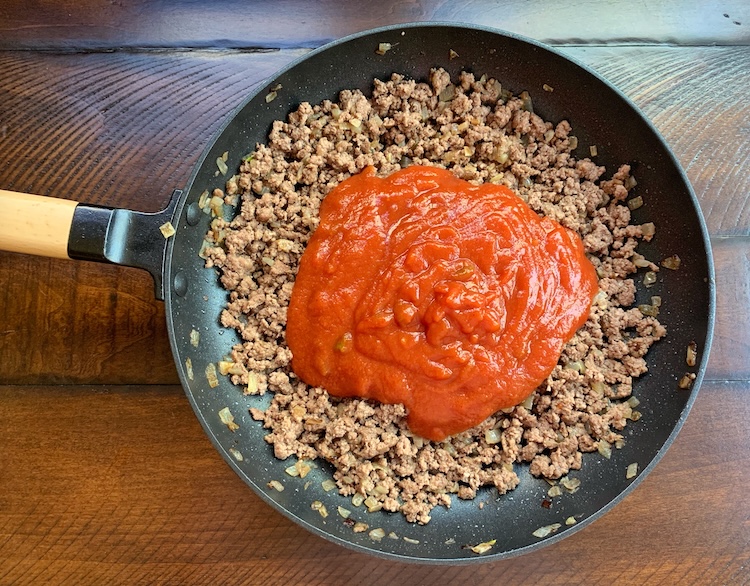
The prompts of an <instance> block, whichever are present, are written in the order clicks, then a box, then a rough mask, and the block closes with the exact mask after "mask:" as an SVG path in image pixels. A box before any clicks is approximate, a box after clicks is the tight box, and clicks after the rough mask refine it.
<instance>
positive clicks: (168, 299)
mask: <svg viewBox="0 0 750 586" xmlns="http://www.w3.org/2000/svg"><path fill="white" fill-rule="evenodd" d="M415 28H420V29H425V28H450V29H459V30H463V29H465V30H473V31H483V32H487V33H491V34H495V35H499V36H501V37H507V38H510V39H514V40H516V41H520V42H522V43H526V44H528V45H531V46H534V47H537V48H539V49H541V50H543V51H547V52H551V53H553V54H555V55H557V56H558V57H561V58H563V59H565V60H566V61H568V62H570V63H572V64H573V65H575V66H576V67H578V68H580V69H581V70H582V71H583V72H585V73H586V74H587V75H589V76H592V77H594V78H595V79H597V80H598V81H599V82H600V83H603V84H605V85H606V86H608V87H609V88H610V89H611V90H612V91H613V92H614V93H615V94H616V95H617V96H618V97H619V99H621V100H622V101H623V103H624V104H626V105H627V107H628V108H629V109H630V110H632V112H633V113H634V114H635V115H637V116H638V117H639V118H640V119H641V120H642V122H643V123H644V124H645V125H646V126H647V127H648V128H649V130H650V131H651V132H652V133H653V135H654V138H655V139H656V140H657V141H659V143H660V145H661V146H662V148H663V149H664V151H665V153H667V155H668V157H669V164H671V165H672V166H673V167H674V169H675V170H676V171H677V173H678V175H679V177H680V180H681V182H682V183H683V184H684V187H685V189H686V191H687V194H688V195H689V198H690V202H691V205H692V207H693V210H694V211H695V213H696V217H697V219H698V225H699V228H700V232H701V237H702V240H703V242H702V254H703V255H705V259H706V264H707V270H708V275H707V283H706V284H707V287H708V290H707V293H708V316H707V331H706V339H705V344H704V348H703V351H702V352H701V357H700V364H699V366H698V367H697V370H696V379H695V382H694V385H693V387H692V389H691V391H690V396H689V397H688V399H687V401H686V402H685V405H684V407H683V409H682V412H681V414H680V417H679V418H678V420H677V422H676V423H675V425H674V427H673V428H672V430H671V432H670V433H669V435H668V437H667V439H666V441H665V442H664V443H663V445H662V446H661V447H660V448H659V450H658V451H657V452H656V454H655V455H654V457H653V458H652V459H651V461H650V462H649V464H648V465H647V466H646V467H645V468H644V469H643V470H642V471H641V472H639V474H638V476H637V477H636V478H635V479H633V481H632V482H631V483H630V484H629V485H627V486H626V487H625V488H624V489H623V490H622V491H621V492H620V493H619V494H618V495H617V496H616V497H614V498H613V499H611V500H610V501H609V502H608V503H607V504H606V505H604V506H603V507H601V508H599V509H598V510H597V511H596V512H595V513H594V514H592V515H590V516H588V517H586V518H585V519H583V520H581V521H580V522H579V523H577V524H576V525H574V526H572V527H570V528H566V530H565V531H564V532H561V533H558V534H555V535H552V536H549V537H547V538H545V539H542V540H540V541H538V542H536V543H532V544H530V545H527V546H524V547H520V548H517V549H513V550H510V551H503V552H498V553H488V554H485V555H482V556H476V557H461V558H433V557H416V556H414V557H411V556H402V555H399V554H394V553H390V552H384V551H381V550H378V549H376V548H374V547H371V548H368V547H363V546H361V545H359V544H357V543H353V542H348V541H346V540H344V539H342V538H340V537H338V536H336V535H334V534H332V533H326V532H325V531H323V530H321V529H320V528H319V527H316V526H314V525H311V524H310V523H308V522H307V521H305V520H304V519H302V518H299V517H297V516H296V515H294V513H292V512H291V511H289V510H286V509H285V508H283V507H281V506H280V505H279V504H278V503H276V502H274V501H273V500H272V499H270V498H269V497H268V496H267V495H266V494H265V493H264V491H262V490H255V485H254V483H251V488H253V489H254V492H255V494H256V495H258V496H259V497H260V498H261V499H262V500H264V501H265V502H266V503H267V504H269V505H270V506H272V507H273V508H274V510H276V511H278V512H280V513H281V514H283V515H284V516H286V517H287V518H289V519H290V520H292V521H293V522H295V523H296V524H297V525H299V526H301V527H303V528H305V529H306V530H308V531H310V532H311V533H313V534H315V535H318V536H321V537H323V538H324V539H326V540H328V541H332V542H334V543H337V544H338V545H341V546H343V547H345V548H347V549H350V550H353V551H357V552H360V553H368V554H371V555H375V556H379V557H382V558H386V559H390V560H394V561H401V562H407V563H430V564H435V565H469V564H473V563H485V562H490V561H498V560H501V559H508V558H511V557H516V556H520V555H523V554H527V553H530V552H532V551H535V550H538V549H541V548H543V547H547V546H548V545H550V544H552V543H556V542H558V541H560V540H561V539H564V538H565V537H568V536H570V535H572V534H574V533H576V532H578V531H580V530H582V529H583V528H585V527H587V526H588V525H590V524H591V523H593V522H594V521H596V520H597V519H599V518H601V517H602V516H603V515H604V514H606V513H607V512H609V511H610V510H611V509H612V508H614V507H615V506H616V505H617V504H619V503H620V502H622V500H623V499H624V498H625V497H626V496H628V495H629V494H631V493H632V491H633V490H635V488H636V487H637V486H639V485H640V483H641V482H642V481H643V479H644V478H645V477H646V476H648V474H650V472H651V471H652V470H653V469H654V468H655V466H656V465H657V464H658V463H659V462H660V461H661V459H662V457H663V456H664V455H665V454H666V452H667V451H668V449H669V448H670V447H671V445H672V443H673V442H674V440H675V438H676V437H677V435H678V434H679V432H680V431H681V429H682V427H683V425H684V422H685V421H686V419H687V417H688V415H689V413H690V411H691V409H692V407H693V405H694V403H695V400H696V398H697V394H698V392H699V390H700V387H701V385H702V382H703V379H704V376H705V373H706V365H707V363H708V358H709V354H710V349H711V345H712V341H713V334H714V326H715V311H716V279H715V267H714V262H713V255H712V251H711V242H710V235H709V233H708V228H707V225H706V222H705V218H704V216H703V212H702V210H701V208H700V205H699V202H698V198H697V196H696V194H695V192H694V190H693V187H692V185H691V183H690V181H689V179H688V177H687V175H686V173H685V171H684V169H683V168H682V166H681V165H680V163H679V161H678V160H677V158H676V156H675V155H674V153H673V151H672V149H671V148H670V147H669V145H668V143H667V142H666V140H665V139H664V138H663V136H662V135H661V133H660V132H659V131H658V129H657V128H656V127H655V126H654V124H653V123H652V122H651V120H650V119H649V118H647V117H646V116H645V115H644V114H643V113H642V112H641V110H640V109H639V108H638V106H636V105H635V103H634V102H633V101H632V100H631V99H630V98H629V97H628V96H626V95H625V94H624V93H623V92H622V91H621V90H619V88H617V87H616V86H615V85H614V84H612V83H611V82H610V81H608V80H607V79H606V78H604V77H602V76H601V75H600V74H598V73H597V72H596V71H595V70H593V69H592V68H590V67H589V66H587V65H586V64H583V63H581V62H579V61H578V60H577V59H575V58H572V57H570V56H569V55H567V54H565V53H564V52H562V51H560V50H558V49H557V48H555V47H553V46H550V45H547V44H544V43H542V42H540V41H537V40H535V39H531V38H528V37H525V36H522V35H518V34H515V33H511V32H508V31H504V30H501V29H496V28H492V27H486V26H482V25H472V24H463V23H447V22H413V23H405V24H397V25H388V26H383V27H378V28H373V29H367V30H363V31H360V32H357V33H353V34H350V35H347V36H345V37H342V38H340V39H336V40H334V41H331V42H329V43H326V44H324V45H321V46H320V47H318V48H316V49H314V50H312V51H310V52H308V53H306V54H305V55H303V56H300V57H298V58H296V59H294V60H293V61H291V62H290V63H289V64H287V65H286V66H285V67H283V68H281V69H280V70H278V71H276V72H275V73H273V74H272V76H271V77H269V78H268V79H267V80H264V81H262V82H260V83H259V84H257V85H256V86H255V88H254V89H253V90H252V91H251V92H249V94H248V96H246V97H245V98H244V99H243V100H242V101H241V103H240V104H239V105H238V106H236V107H235V108H234V109H233V110H232V111H231V112H229V113H228V114H227V115H226V118H225V120H224V121H223V122H222V124H221V125H220V127H219V128H218V130H217V131H216V132H215V133H214V135H213V136H212V137H211V138H210V140H209V142H208V143H207V146H206V148H205V149H204V151H203V153H202V154H201V156H200V157H199V159H198V161H197V162H196V164H195V166H194V168H193V171H192V173H191V175H190V177H189V179H188V181H187V183H186V187H185V189H184V191H183V196H182V198H181V200H180V202H179V204H178V205H177V206H176V209H175V213H174V219H179V218H181V217H183V214H184V211H185V210H184V208H185V206H186V202H187V197H188V194H189V192H190V190H191V189H192V188H193V186H194V184H195V181H196V177H197V175H198V173H199V170H200V169H201V168H202V167H203V165H204V164H205V163H206V160H207V158H208V156H209V153H210V151H211V149H212V147H213V146H214V145H215V143H216V142H217V140H218V139H219V137H221V135H222V134H223V133H224V132H225V131H226V129H227V128H228V127H229V126H230V125H231V124H232V122H233V121H234V119H235V118H236V116H237V115H238V113H239V112H240V111H241V110H242V109H243V108H245V107H246V106H247V104H248V103H249V102H251V101H252V100H253V99H255V98H256V97H257V96H258V95H259V94H261V93H262V92H264V91H267V90H268V88H269V87H270V85H271V84H272V83H273V82H274V80H275V79H277V78H279V77H281V76H282V75H284V74H286V73H287V72H288V71H290V70H291V69H293V68H295V67H297V66H298V65H299V64H301V63H303V62H305V61H307V60H308V59H310V58H311V57H313V56H315V55H317V54H319V53H322V52H325V51H328V50H330V49H332V48H333V47H336V46H338V45H341V44H345V43H348V42H350V41H353V40H356V39H360V38H362V37H367V36H372V35H377V34H380V33H385V32H393V31H400V30H409V29H415ZM173 224H174V225H175V226H177V222H174V221H173ZM174 246H175V239H174V238H171V239H170V240H169V242H168V243H167V252H166V255H165V266H164V283H165V305H166V316H167V328H168V332H169V337H170V345H171V347H172V354H173V357H174V359H175V362H176V366H177V370H178V373H179V376H180V382H181V384H182V387H183V390H184V391H185V392H186V395H187V396H188V400H189V401H190V403H191V407H192V408H193V411H194V412H195V414H196V416H197V418H198V420H199V421H200V423H201V425H202V427H203V429H204V432H205V433H206V435H207V436H208V437H209V439H210V441H211V442H212V443H213V444H214V447H215V448H216V449H217V451H218V452H219V454H221V456H222V458H223V459H224V460H225V462H227V463H228V464H229V465H230V467H231V468H232V469H233V470H234V471H235V473H236V474H238V475H239V476H240V478H242V479H243V481H245V482H246V483H247V482H248V479H247V478H246V476H245V474H244V472H243V471H242V470H241V468H240V467H239V466H238V465H237V463H236V462H235V461H234V460H233V459H232V458H231V457H230V455H229V454H228V453H227V448H226V447H225V445H224V443H223V442H222V441H221V440H220V439H219V438H218V437H217V436H216V435H215V434H214V433H213V431H212V427H211V426H210V425H209V422H208V421H207V420H206V419H205V413H204V412H203V411H202V410H201V406H200V405H198V404H197V402H196V399H195V397H194V396H193V394H192V393H191V392H189V391H188V389H189V384H190V383H189V381H188V380H187V378H186V376H185V373H184V371H183V365H182V364H181V363H180V359H179V357H180V351H179V349H178V348H177V346H176V341H175V336H176V332H175V324H174V319H173V317H174V311H173V306H172V301H173V295H174V287H173V286H172V283H173V275H172V269H173V252H174ZM374 545H376V544H374Z"/></svg>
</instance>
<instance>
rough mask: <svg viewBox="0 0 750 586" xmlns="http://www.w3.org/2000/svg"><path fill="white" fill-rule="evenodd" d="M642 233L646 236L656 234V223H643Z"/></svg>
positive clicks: (647, 237)
mask: <svg viewBox="0 0 750 586" xmlns="http://www.w3.org/2000/svg"><path fill="white" fill-rule="evenodd" d="M641 233H642V234H643V237H644V238H646V239H649V238H651V237H652V236H653V235H654V234H656V225H655V224H654V223H653V222H646V223H645V224H641Z"/></svg>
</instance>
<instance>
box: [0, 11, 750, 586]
mask: <svg viewBox="0 0 750 586" xmlns="http://www.w3.org/2000/svg"><path fill="white" fill-rule="evenodd" d="M545 4H546V5H545ZM425 20H439V21H456V22H458V21H462V22H472V23H480V24H485V25H489V26H495V27H498V28H504V29H506V30H510V31H513V32H517V33H520V34H523V35H527V36H531V37H534V38H537V39H539V40H542V41H545V42H548V43H552V44H555V45H558V46H559V47H560V48H561V49H562V50H563V51H564V52H566V53H568V54H569V55H571V56H573V57H575V58H577V59H579V60H581V61H583V62H585V63H587V64H589V65H591V66H592V67H593V68H594V69H596V70H597V71H599V72H600V73H601V74H602V75H604V76H605V77H607V78H608V79H610V80H611V81H612V82H614V83H615V84H616V85H617V86H619V87H620V88H621V89H622V90H623V91H624V92H625V93H626V94H628V95H629V96H630V97H631V98H632V99H633V100H634V101H635V102H636V103H637V104H638V105H639V106H640V107H641V108H642V109H643V110H644V112H645V113H646V114H647V115H648V116H649V117H651V119H652V120H653V121H654V123H655V125H656V126H657V127H658V129H659V130H660V131H661V132H662V133H663V135H664V136H665V138H666V139H667V141H668V142H669V143H670V144H671V146H672V147H673V149H674V151H675V153H676V155H677V157H678V158H679V160H680V161H681V163H682V165H683V166H684V168H685V169H686V171H687V174H688V176H689V178H690V180H691V182H692V183H693V186H694V188H695V191H696V193H697V194H698V197H699V200H700V203H701V206H702V209H703V212H704V214H705V217H706V221H707V224H708V228H709V231H710V234H711V241H712V245H713V250H714V255H715V262H716V274H717V285H718V315H717V320H716V337H715V342H714V348H713V352H712V355H711V360H710V364H709V368H708V372H707V375H706V380H705V382H704V384H703V387H702V390H701V392H700V394H699V396H698V399H697V402H696V404H695V406H694V408H693V410H692V413H691V415H690V417H689V418H688V420H687V423H686V425H685V427H684V428H683V431H682V432H681V434H680V435H679V436H678V438H677V440H676V441H675V443H674V444H673V446H672V447H671V449H670V450H669V452H668V453H667V455H666V457H665V458H664V459H663V460H662V461H661V463H660V464H659V465H658V466H657V468H656V470H655V471H654V472H653V473H652V474H651V475H650V476H649V477H648V478H647V479H646V480H645V481H644V482H643V484H642V485H641V486H640V487H638V488H637V490H635V491H634V493H633V494H631V495H630V496H629V497H627V498H626V499H625V501H624V502H623V503H621V504H620V505H619V506H617V507H616V508H615V509H614V510H613V511H612V512H610V513H608V514H607V515H605V516H604V518H602V519H601V520H599V521H597V522H596V523H594V524H593V525H592V526H590V527H588V528H586V529H585V530H583V531H581V532H579V533H577V534H575V535H573V536H572V537H570V538H568V539H565V540H563V541H562V542H560V543H557V544H554V545H552V546H550V547H548V548H545V549H543V550H542V551H539V552H537V553H534V554H531V555H526V556H521V557H517V558H513V559H510V560H506V561H502V562H496V563H488V564H483V565H482V564H480V565H473V566H461V567H458V566H457V567H433V566H426V565H409V564H401V563H396V562H386V561H383V560H380V559H374V558H370V557H368V556H365V555H361V554H358V553H353V552H351V551H348V550H345V549H342V548H340V547H338V546H336V545H332V544H330V543H328V542H326V541H323V540H322V539H320V538H318V537H314V536H312V535H310V534H308V533H307V532H305V531H304V530H302V529H301V528H299V527H297V526H296V525H294V524H292V523H291V522H290V521H288V520H287V519H286V518H284V517H282V516H281V515H279V514H277V513H276V512H274V511H273V510H272V509H270V508H269V507H268V506H267V505H265V504H264V503H263V502H262V501H261V500H260V499H259V498H257V497H256V496H255V495H254V493H252V491H250V490H249V489H247V488H246V486H245V485H244V484H243V483H242V482H241V481H240V480H239V479H238V478H237V477H236V476H235V475H234V473H233V472H232V471H231V470H230V469H229V467H228V466H226V464H225V463H224V462H223V461H222V460H221V458H220V457H219V456H218V454H217V453H216V452H215V451H214V449H213V447H212V445H211V444H210V442H209V441H208V439H207V438H206V437H205V435H204V434H203V431H202V429H201V427H200V425H199V424H198V422H197V420H196V418H195V417H194V415H193V412H192V410H191V408H190V406H189V404H188V401H187V400H186V398H185V396H184V395H183V392H182V390H181V387H180V386H179V384H178V379H177V375H176V371H175V367H174V364H173V361H172V357H171V355H170V350H169V344H168V338H167V332H166V327H165V316H164V308H163V305H162V304H161V303H159V302H156V301H154V299H153V287H152V282H151V278H150V277H149V275H148V274H146V273H142V272H139V271H137V270H134V269H126V268H118V267H113V266H105V265H97V264H89V263H74V262H69V261H58V260H49V259H42V258H33V257H24V256H21V255H17V254H10V253H0V284H1V286H0V584H3V585H5V584H284V585H288V584H391V583H395V584H497V583H514V584H579V583H582V584H607V585H609V584H732V585H734V584H745V583H750V518H749V514H750V497H748V488H749V487H750V431H749V430H750V425H748V422H749V421H750V311H748V309H750V99H749V98H748V87H749V85H750V46H748V45H749V44H750V5H748V4H747V2H746V1H745V0H727V1H726V2H723V3H698V2H689V1H687V0H666V1H665V2H661V3H633V2H626V1H622V2H607V3H597V2H588V1H586V0H574V1H571V2H568V3H542V2H533V3H532V2H525V1H522V0H506V1H491V0H477V1H472V2H470V1H468V0H459V1H455V2H440V1H438V0H424V1H421V2H415V1H408V2H395V1H392V0H384V1H383V2H381V3H378V2H349V3H346V2H335V1H329V0H325V1H319V2H304V1H303V0H286V1H283V2H278V1H277V2H274V1H272V0H259V1H256V2H250V3H242V2H239V1H237V0H234V1H226V2H216V3H209V2H205V3H200V2H192V1H191V0H162V1H160V2H152V3H148V2H143V1H142V0H111V1H110V0H61V1H59V2H56V3H31V4H30V3H26V2H21V1H19V0H8V1H7V2H4V3H3V5H2V7H0V188H3V189H13V190H16V191H27V192H32V193H39V194H43V195H55V196H61V197H68V198H74V199H78V200H79V201H82V202H94V203H99V204H104V205H109V206H118V207H128V208H132V209H138V210H144V211H156V210H158V209H160V208H161V207H162V206H163V205H164V204H165V203H166V201H167V199H168V197H169V194H170V192H171V190H172V188H175V187H181V186H183V185H184V184H185V182H186V180H187V178H188V176H189V174H190V172H191V170H192V168H193V165H194V164H195V162H196V160H197V158H198V156H199V154H200V153H201V151H202V150H203V148H204V146H205V145H206V144H207V142H208V140H209V138H210V136H211V135H212V132H213V131H214V130H215V129H216V128H218V126H219V125H220V124H221V123H222V121H223V120H224V117H225V116H226V115H227V113H228V112H229V111H230V110H231V109H232V107H233V106H234V105H236V104H237V103H239V101H240V100H241V99H242V98H243V96H244V95H246V93H247V92H248V91H249V90H250V89H251V88H253V87H254V86H255V85H256V84H257V83H259V82H260V81H261V80H263V79H264V78H266V77H267V76H269V75H270V74H272V73H273V72H274V71H276V70H277V69H278V68H280V67H281V66H283V65H285V64H286V63H288V62H289V61H290V60H292V59H294V58H296V57H298V56H300V55H303V54H305V53H306V52H307V51H308V50H309V48H311V47H315V46H318V45H320V44H321V43H323V42H325V41H327V40H330V39H334V38H337V37H340V36H342V35H345V34H348V33H351V32H355V31H358V30H363V29H366V28H370V27H374V26H380V25H385V24H392V23H399V22H407V21H425ZM0 213H2V210H0Z"/></svg>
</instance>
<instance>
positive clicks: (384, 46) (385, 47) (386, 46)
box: [375, 43, 393, 55]
mask: <svg viewBox="0 0 750 586" xmlns="http://www.w3.org/2000/svg"><path fill="white" fill-rule="evenodd" d="M392 47H393V45H391V44H390V43H379V44H378V48H377V50H376V51H375V53H377V54H378V55H385V54H386V53H387V52H388V51H390V50H391V48H392Z"/></svg>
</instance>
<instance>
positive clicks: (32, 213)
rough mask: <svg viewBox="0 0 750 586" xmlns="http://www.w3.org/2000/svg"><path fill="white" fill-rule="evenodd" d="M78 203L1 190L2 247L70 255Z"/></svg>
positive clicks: (29, 252) (66, 256)
mask: <svg viewBox="0 0 750 586" xmlns="http://www.w3.org/2000/svg"><path fill="white" fill-rule="evenodd" d="M77 205H78V202H75V201H70V200H67V199H57V198H55V197H43V196H41V195H31V194H28V193H17V192H15V191H6V190H3V189H0V250H7V251H10V252H21V253H24V254H35V255H38V256H48V257H53V258H69V257H68V237H69V235H70V227H71V224H72V222H73V212H74V211H75V209H76V206H77Z"/></svg>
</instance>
